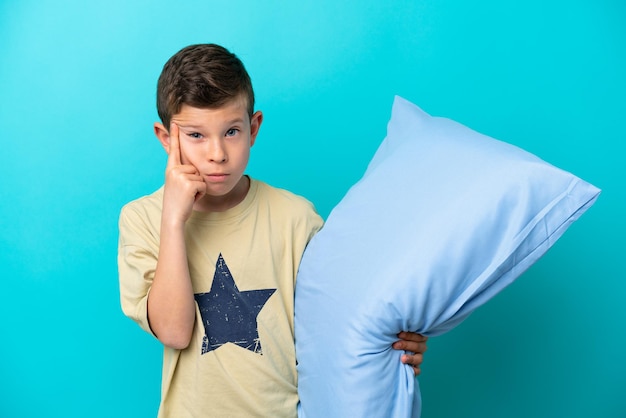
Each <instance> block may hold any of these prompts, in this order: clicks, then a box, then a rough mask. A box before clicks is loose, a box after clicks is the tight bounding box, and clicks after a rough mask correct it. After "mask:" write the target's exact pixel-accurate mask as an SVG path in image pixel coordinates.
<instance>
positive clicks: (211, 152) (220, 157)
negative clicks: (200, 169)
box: [207, 140, 226, 163]
mask: <svg viewBox="0 0 626 418" xmlns="http://www.w3.org/2000/svg"><path fill="white" fill-rule="evenodd" d="M207 147H208V149H207V158H208V160H209V161H213V162H218V163H222V162H225V161H226V150H225V149H224V144H222V141H219V140H215V141H208V145H207Z"/></svg>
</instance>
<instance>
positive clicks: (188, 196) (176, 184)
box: [162, 122, 206, 225]
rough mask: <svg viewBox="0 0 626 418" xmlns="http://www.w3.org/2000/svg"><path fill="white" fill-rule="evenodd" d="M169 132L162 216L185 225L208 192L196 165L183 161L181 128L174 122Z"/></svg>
mask: <svg viewBox="0 0 626 418" xmlns="http://www.w3.org/2000/svg"><path fill="white" fill-rule="evenodd" d="M169 134H170V135H169V140H170V144H169V151H168V157H167V165H166V168H165V189H164V193H163V215H162V216H163V217H164V220H167V221H170V222H173V223H174V224H177V225H180V224H183V225H184V223H185V222H186V221H187V219H189V216H191V212H192V210H193V205H194V203H195V202H196V201H198V199H200V198H202V196H204V194H205V193H206V183H205V182H204V180H203V178H202V176H201V175H200V173H199V172H198V170H197V169H196V167H194V166H193V165H191V164H183V163H182V158H181V148H180V139H179V129H178V126H177V125H176V124H175V123H174V122H172V123H171V126H170V132H169Z"/></svg>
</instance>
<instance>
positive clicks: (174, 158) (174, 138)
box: [167, 122, 181, 167]
mask: <svg viewBox="0 0 626 418" xmlns="http://www.w3.org/2000/svg"><path fill="white" fill-rule="evenodd" d="M179 132H180V131H179V130H178V125H176V124H175V123H174V122H172V123H171V124H170V150H169V153H168V154H167V164H168V166H170V167H172V166H175V165H180V164H181V158H180V138H179Z"/></svg>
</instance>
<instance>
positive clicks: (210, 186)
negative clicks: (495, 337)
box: [118, 44, 426, 417]
mask: <svg viewBox="0 0 626 418" xmlns="http://www.w3.org/2000/svg"><path fill="white" fill-rule="evenodd" d="M157 108H158V113H159V117H160V119H161V123H155V125H154V131H155V134H156V136H157V138H158V139H159V141H160V142H161V144H162V145H163V147H164V148H165V150H166V152H167V154H168V160H167V166H166V174H165V185H164V186H163V187H162V188H160V189H159V190H157V191H156V192H154V193H153V194H151V195H149V196H145V197H143V198H140V199H138V200H136V201H133V202H131V203H129V204H127V205H126V206H125V207H124V208H123V209H122V212H121V215H120V244H119V254H118V263H119V273H120V294H121V304H122V309H123V311H124V313H125V314H126V315H127V316H129V317H131V318H132V319H134V320H135V321H136V322H137V323H138V324H139V325H140V326H141V327H142V328H143V329H144V330H146V331H147V332H149V333H151V334H152V335H154V336H155V337H156V338H158V339H159V341H161V342H162V343H163V345H164V355H163V378H162V387H161V391H162V394H161V395H162V396H161V405H160V408H159V416H161V417H170V416H171V417H187V416H189V417H199V416H218V417H222V416H262V417H282V416H285V417H294V416H296V405H297V402H298V395H297V389H296V380H297V376H296V368H295V366H296V358H295V348H294V341H293V337H294V335H293V309H294V307H293V299H294V298H293V295H294V282H295V277H296V273H297V270H298V265H299V263H300V258H301V256H302V253H303V252H304V249H305V247H306V245H307V243H308V242H309V240H310V239H311V237H312V236H313V235H314V234H315V233H316V232H317V231H318V230H319V229H320V228H321V227H322V219H321V218H320V216H319V215H318V214H317V213H316V212H315V210H314V208H313V206H312V205H311V204H310V203H309V202H308V201H306V200H305V199H303V198H301V197H299V196H296V195H293V194H291V193H289V192H287V191H285V190H280V189H276V188H273V187H271V186H269V185H267V184H265V183H262V182H260V181H257V180H254V179H251V178H250V177H248V176H246V175H245V174H244V171H245V169H246V166H247V163H248V159H249V156H250V148H251V147H252V145H254V142H255V140H256V137H257V134H258V132H259V128H260V126H261V123H262V121H263V114H262V113H261V112H260V111H256V112H255V111H254V93H253V90H252V85H251V82H250V78H249V76H248V74H247V72H246V70H245V68H244V66H243V64H242V63H241V61H240V60H239V59H238V58H237V57H236V56H235V55H234V54H231V53H230V52H229V51H227V50H226V49H224V48H222V47H220V46H218V45H212V44H208V45H204V44H203V45H192V46H189V47H186V48H183V49H182V50H181V51H179V52H178V53H177V54H175V55H174V56H173V57H172V58H170V60H169V61H168V62H167V63H166V64H165V66H164V68H163V71H162V73H161V76H160V77H159V81H158V86H157ZM401 337H402V338H403V339H402V340H400V341H398V342H397V343H395V344H394V348H396V349H404V350H407V351H412V352H415V353H417V354H416V355H405V356H403V360H402V361H403V362H405V363H407V364H409V365H411V366H413V367H414V369H415V371H416V373H418V372H419V365H420V363H421V360H422V357H421V354H422V353H423V352H424V351H425V349H426V347H425V338H424V337H421V336H419V335H417V334H412V333H402V334H401Z"/></svg>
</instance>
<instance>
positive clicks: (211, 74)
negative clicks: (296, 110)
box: [157, 44, 254, 129]
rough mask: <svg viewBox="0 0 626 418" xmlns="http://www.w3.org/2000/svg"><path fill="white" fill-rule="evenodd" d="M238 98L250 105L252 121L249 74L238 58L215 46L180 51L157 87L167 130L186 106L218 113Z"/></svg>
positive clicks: (251, 94)
mask: <svg viewBox="0 0 626 418" xmlns="http://www.w3.org/2000/svg"><path fill="white" fill-rule="evenodd" d="M237 98H242V99H244V100H245V101H246V106H247V109H248V116H250V117H252V114H253V112H254V91H253V90H252V82H251V81H250V76H249V75H248V72H247V71H246V69H245V67H244V65H243V63H242V62H241V60H240V59H239V58H237V56H236V55H235V54H233V53H231V52H229V51H228V50H227V49H225V48H224V47H221V46H219V45H215V44H198V45H190V46H187V47H185V48H183V49H181V50H180V51H178V52H177V53H176V54H174V55H173V56H172V57H171V58H170V59H169V60H168V61H167V62H166V63H165V66H163V71H162V72H161V76H160V77H159V82H158V85H157V111H158V113H159V117H160V118H161V122H162V123H163V125H164V126H165V127H166V128H167V129H169V126H170V122H171V119H172V116H173V115H176V114H177V113H178V112H179V111H180V109H181V106H182V105H184V104H186V105H189V106H193V107H197V108H208V109H215V108H218V107H221V106H224V105H225V104H226V103H228V102H231V101H232V100H233V99H237Z"/></svg>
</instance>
